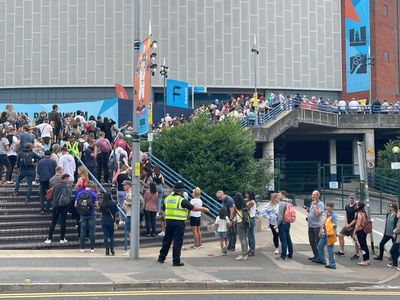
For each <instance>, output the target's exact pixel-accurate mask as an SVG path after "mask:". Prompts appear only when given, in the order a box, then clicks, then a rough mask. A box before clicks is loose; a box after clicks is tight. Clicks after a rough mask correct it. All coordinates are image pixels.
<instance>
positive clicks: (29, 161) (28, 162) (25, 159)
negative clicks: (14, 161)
mask: <svg viewBox="0 0 400 300" xmlns="http://www.w3.org/2000/svg"><path fill="white" fill-rule="evenodd" d="M19 160H20V163H21V167H23V168H31V167H33V165H34V160H33V152H32V151H24V152H21V157H20V159H19Z"/></svg>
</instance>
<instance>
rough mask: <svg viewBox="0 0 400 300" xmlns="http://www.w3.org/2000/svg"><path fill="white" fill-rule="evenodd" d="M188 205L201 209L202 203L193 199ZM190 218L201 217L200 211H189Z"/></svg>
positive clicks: (197, 199)
mask: <svg viewBox="0 0 400 300" xmlns="http://www.w3.org/2000/svg"><path fill="white" fill-rule="evenodd" d="M190 204H192V205H193V206H194V207H202V206H203V201H201V199H199V198H193V199H192V200H190ZM190 216H191V217H196V218H199V217H201V211H190Z"/></svg>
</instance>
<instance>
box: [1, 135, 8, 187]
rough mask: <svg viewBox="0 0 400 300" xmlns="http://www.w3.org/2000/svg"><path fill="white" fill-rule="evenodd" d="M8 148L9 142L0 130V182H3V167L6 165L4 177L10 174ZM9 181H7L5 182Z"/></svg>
mask: <svg viewBox="0 0 400 300" xmlns="http://www.w3.org/2000/svg"><path fill="white" fill-rule="evenodd" d="M9 148H10V142H9V141H8V139H7V138H6V134H5V131H3V130H1V131H0V181H1V184H4V181H3V167H6V169H7V173H6V175H5V179H7V178H9V177H10V176H11V164H10V161H9V160H8V156H7V152H8V149H9ZM7 183H9V182H7Z"/></svg>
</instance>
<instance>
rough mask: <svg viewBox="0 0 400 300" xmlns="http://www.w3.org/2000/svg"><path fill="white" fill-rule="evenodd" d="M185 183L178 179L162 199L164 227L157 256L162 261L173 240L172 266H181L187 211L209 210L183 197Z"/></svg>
mask: <svg viewBox="0 0 400 300" xmlns="http://www.w3.org/2000/svg"><path fill="white" fill-rule="evenodd" d="M184 190H185V185H184V184H183V182H181V181H178V182H176V183H175V185H174V192H173V193H172V194H171V195H169V196H168V197H166V198H165V199H164V203H163V207H162V210H163V211H164V214H165V220H166V228H165V236H164V239H163V244H162V247H161V250H160V255H159V256H158V262H159V263H164V261H165V259H166V257H167V255H168V252H169V249H170V247H171V243H172V241H173V242H174V246H173V252H172V266H174V267H181V266H183V265H184V263H183V262H181V250H182V245H183V235H184V233H185V222H186V220H187V217H188V211H201V212H206V213H207V212H209V210H208V208H206V207H195V206H193V205H192V204H190V202H189V201H188V200H185V198H183V192H184Z"/></svg>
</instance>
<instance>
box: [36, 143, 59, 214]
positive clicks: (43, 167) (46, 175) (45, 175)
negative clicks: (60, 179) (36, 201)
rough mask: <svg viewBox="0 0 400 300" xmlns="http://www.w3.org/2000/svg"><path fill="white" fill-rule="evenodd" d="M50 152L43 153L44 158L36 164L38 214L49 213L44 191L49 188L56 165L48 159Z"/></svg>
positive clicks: (48, 204)
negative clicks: (38, 199)
mask: <svg viewBox="0 0 400 300" xmlns="http://www.w3.org/2000/svg"><path fill="white" fill-rule="evenodd" d="M50 155H51V151H49V150H47V151H45V152H44V157H43V158H42V159H41V160H39V162H38V164H37V175H38V177H39V182H40V184H39V197H40V214H41V215H43V214H45V213H48V212H49V208H50V203H49V202H48V201H45V199H44V197H45V195H46V191H47V190H48V189H49V188H50V179H51V177H53V176H54V174H55V173H56V167H57V163H56V162H55V161H54V160H52V159H51V158H50Z"/></svg>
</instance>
